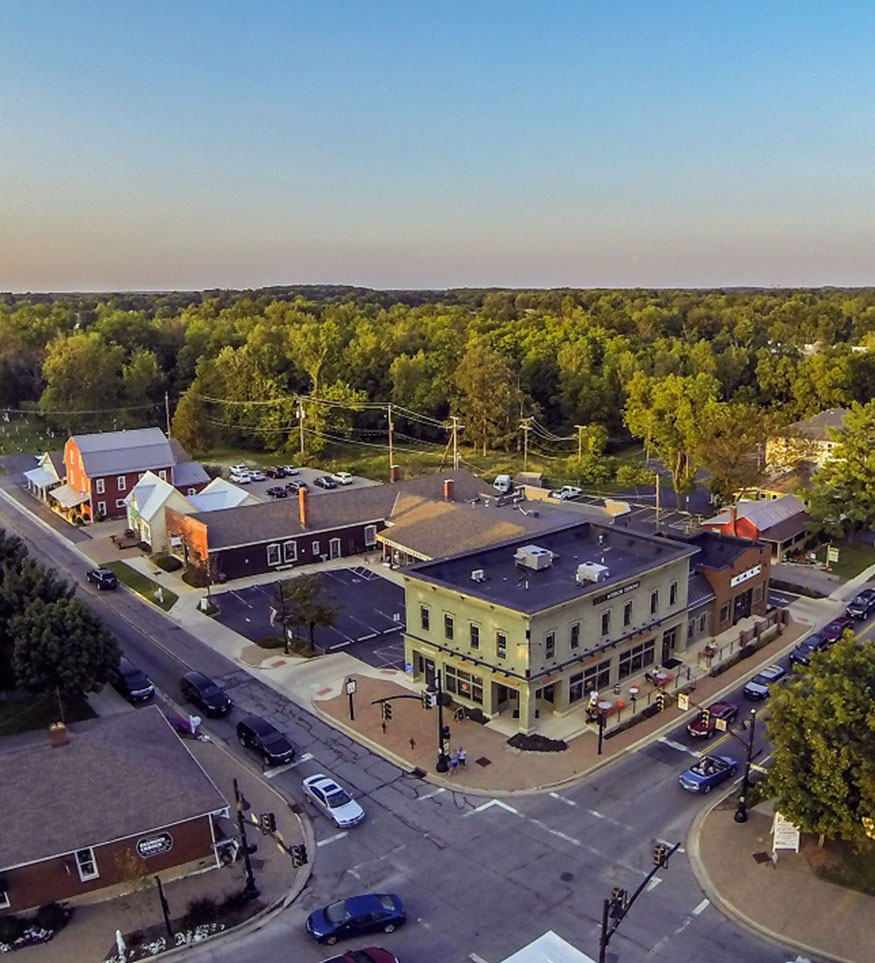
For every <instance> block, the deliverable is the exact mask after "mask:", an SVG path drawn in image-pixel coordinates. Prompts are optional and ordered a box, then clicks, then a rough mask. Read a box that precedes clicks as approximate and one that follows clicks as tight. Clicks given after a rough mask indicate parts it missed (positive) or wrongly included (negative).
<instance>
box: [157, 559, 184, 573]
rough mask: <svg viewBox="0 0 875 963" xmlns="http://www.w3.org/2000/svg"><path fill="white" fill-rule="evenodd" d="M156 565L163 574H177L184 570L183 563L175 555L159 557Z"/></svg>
mask: <svg viewBox="0 0 875 963" xmlns="http://www.w3.org/2000/svg"><path fill="white" fill-rule="evenodd" d="M155 564H156V565H157V566H158V568H160V569H161V570H162V571H163V572H176V571H178V570H179V569H181V568H182V562H181V561H180V560H179V559H178V558H177V557H176V556H175V555H159V556H158V558H156V559H155Z"/></svg>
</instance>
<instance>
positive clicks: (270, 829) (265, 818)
mask: <svg viewBox="0 0 875 963" xmlns="http://www.w3.org/2000/svg"><path fill="white" fill-rule="evenodd" d="M261 831H262V832H263V833H275V832H276V815H275V814H274V813H264V814H263V815H262V817H261Z"/></svg>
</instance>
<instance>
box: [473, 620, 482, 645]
mask: <svg viewBox="0 0 875 963" xmlns="http://www.w3.org/2000/svg"><path fill="white" fill-rule="evenodd" d="M471 648H472V649H479V648H480V626H479V625H478V624H477V623H476V622H472V623H471Z"/></svg>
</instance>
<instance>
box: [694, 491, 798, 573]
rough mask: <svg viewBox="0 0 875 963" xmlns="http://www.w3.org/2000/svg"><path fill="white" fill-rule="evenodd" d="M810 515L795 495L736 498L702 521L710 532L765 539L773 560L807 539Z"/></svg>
mask: <svg viewBox="0 0 875 963" xmlns="http://www.w3.org/2000/svg"><path fill="white" fill-rule="evenodd" d="M809 522H810V518H809V516H808V515H807V514H806V512H805V505H804V504H803V503H802V502H801V501H800V500H799V499H798V498H797V497H796V496H795V495H785V496H784V497H783V498H774V499H770V500H769V501H750V502H744V501H742V502H738V504H736V505H731V506H730V507H729V508H727V509H725V510H724V511H722V512H720V514H719V515H714V516H713V518H708V519H706V520H705V521H704V522H702V527H703V528H704V529H705V530H706V531H709V532H722V533H723V534H724V535H735V536H739V537H740V538H747V539H750V540H751V541H755V542H765V543H766V544H767V545H768V546H769V547H770V549H771V552H772V556H773V558H774V559H775V561H778V562H780V561H782V559H783V557H784V554H785V553H786V552H790V551H795V550H798V549H799V548H801V547H802V545H804V543H805V541H806V540H807V539H808V534H809V532H808V526H809Z"/></svg>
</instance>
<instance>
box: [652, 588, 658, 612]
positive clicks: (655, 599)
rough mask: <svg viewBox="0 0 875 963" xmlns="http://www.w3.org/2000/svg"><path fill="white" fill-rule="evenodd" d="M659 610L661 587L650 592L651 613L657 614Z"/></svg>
mask: <svg viewBox="0 0 875 963" xmlns="http://www.w3.org/2000/svg"><path fill="white" fill-rule="evenodd" d="M658 611H659V589H654V590H653V591H652V592H651V593H650V614H651V615H656V613H657V612H658Z"/></svg>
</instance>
